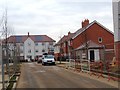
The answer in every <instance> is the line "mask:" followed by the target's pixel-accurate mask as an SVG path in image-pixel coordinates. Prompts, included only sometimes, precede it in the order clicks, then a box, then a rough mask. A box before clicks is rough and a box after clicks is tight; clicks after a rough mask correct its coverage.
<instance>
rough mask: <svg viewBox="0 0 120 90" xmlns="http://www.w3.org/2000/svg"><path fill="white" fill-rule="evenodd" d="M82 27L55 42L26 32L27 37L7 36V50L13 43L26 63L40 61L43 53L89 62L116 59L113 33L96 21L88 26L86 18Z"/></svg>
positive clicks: (11, 47)
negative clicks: (37, 59)
mask: <svg viewBox="0 0 120 90" xmlns="http://www.w3.org/2000/svg"><path fill="white" fill-rule="evenodd" d="M81 25H82V28H80V29H78V30H76V32H74V33H71V32H68V35H64V36H63V37H62V38H61V39H60V40H59V41H58V42H57V43H55V40H53V39H52V38H50V37H48V36H47V35H29V33H28V35H16V36H10V37H9V38H8V39H7V40H8V45H9V49H10V51H12V50H13V49H14V43H16V46H17V47H18V48H19V55H20V59H28V60H30V59H36V58H39V56H41V55H43V54H44V53H54V55H55V58H56V60H57V59H59V57H64V58H66V59H68V58H77V59H89V60H91V61H98V60H103V59H107V60H112V59H113V57H114V56H115V54H114V34H113V32H111V31H110V30H109V29H107V28H106V27H104V26H103V25H102V24H100V23H99V22H97V21H96V20H95V21H93V22H91V23H89V20H88V19H86V20H84V21H83V22H82V23H81ZM105 51H110V53H105ZM10 54H12V53H10ZM11 56H12V55H11Z"/></svg>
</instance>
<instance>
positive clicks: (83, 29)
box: [72, 20, 113, 39]
mask: <svg viewBox="0 0 120 90" xmlns="http://www.w3.org/2000/svg"><path fill="white" fill-rule="evenodd" d="M95 23H96V24H98V25H99V26H101V27H103V28H104V29H105V30H107V31H108V32H109V33H111V34H113V32H112V31H110V30H109V29H108V28H106V27H105V26H103V25H102V24H100V23H99V22H97V21H96V20H94V21H93V22H91V23H89V24H88V25H87V26H85V27H83V28H80V29H78V30H77V31H76V32H75V35H74V36H73V37H72V39H74V38H76V37H77V36H78V35H80V34H81V33H82V32H84V31H85V30H87V29H88V28H89V27H91V26H92V25H93V24H95Z"/></svg>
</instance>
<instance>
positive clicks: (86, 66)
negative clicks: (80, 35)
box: [81, 59, 90, 72]
mask: <svg viewBox="0 0 120 90" xmlns="http://www.w3.org/2000/svg"><path fill="white" fill-rule="evenodd" d="M81 71H82V72H90V61H89V60H84V59H82V60H81Z"/></svg>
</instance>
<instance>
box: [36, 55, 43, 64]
mask: <svg viewBox="0 0 120 90" xmlns="http://www.w3.org/2000/svg"><path fill="white" fill-rule="evenodd" d="M42 57H43V56H42V55H41V56H39V58H38V60H37V63H42Z"/></svg>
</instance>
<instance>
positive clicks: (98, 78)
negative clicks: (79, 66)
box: [56, 62, 120, 88]
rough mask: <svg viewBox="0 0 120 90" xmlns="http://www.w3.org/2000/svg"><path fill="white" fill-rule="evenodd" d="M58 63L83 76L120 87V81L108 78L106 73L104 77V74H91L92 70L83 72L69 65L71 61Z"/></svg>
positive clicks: (59, 65)
mask: <svg viewBox="0 0 120 90" xmlns="http://www.w3.org/2000/svg"><path fill="white" fill-rule="evenodd" d="M56 65H57V66H58V67H61V68H64V69H65V70H67V71H71V72H73V73H76V74H79V75H81V76H84V77H88V78H90V79H94V80H97V81H100V82H102V83H106V84H109V85H111V86H114V87H116V88H120V87H119V86H120V82H118V81H117V80H113V79H110V80H108V78H107V76H106V75H103V76H104V77H102V76H101V77H98V76H97V75H91V72H82V71H80V70H76V69H75V68H74V67H69V62H61V63H60V62H57V63H56Z"/></svg>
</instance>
